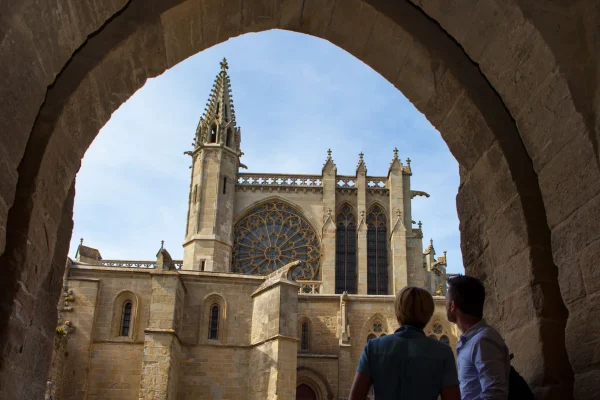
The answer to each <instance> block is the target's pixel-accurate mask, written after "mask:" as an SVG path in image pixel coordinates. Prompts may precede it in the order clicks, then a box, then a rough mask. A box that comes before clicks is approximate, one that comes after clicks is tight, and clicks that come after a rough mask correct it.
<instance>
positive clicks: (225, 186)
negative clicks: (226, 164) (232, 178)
mask: <svg viewBox="0 0 600 400" xmlns="http://www.w3.org/2000/svg"><path fill="white" fill-rule="evenodd" d="M223 194H227V177H224V178H223Z"/></svg>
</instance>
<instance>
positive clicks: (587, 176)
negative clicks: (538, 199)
mask: <svg viewBox="0 0 600 400" xmlns="http://www.w3.org/2000/svg"><path fill="white" fill-rule="evenodd" d="M538 176H539V182H540V190H541V191H542V196H543V197H544V205H545V208H546V215H547V218H548V225H549V226H550V229H552V228H553V227H554V226H556V225H557V224H558V223H560V222H561V221H563V220H564V219H565V218H566V217H568V216H569V215H570V214H571V213H572V212H573V211H574V210H576V209H578V208H579V207H581V206H582V205H584V204H585V203H586V202H588V201H589V200H590V199H591V198H592V197H594V196H596V195H598V194H599V193H600V170H599V169H598V167H597V163H596V154H595V152H594V149H593V147H592V144H591V143H590V141H589V139H588V138H585V137H583V136H579V135H578V136H576V137H575V138H574V139H573V140H572V141H571V142H569V143H568V144H566V145H565V146H564V147H563V148H562V149H561V150H560V151H559V152H558V153H557V154H556V155H555V156H554V158H552V160H550V161H549V162H548V163H547V164H546V165H545V166H544V167H543V168H542V170H541V171H540V172H539V173H538Z"/></svg>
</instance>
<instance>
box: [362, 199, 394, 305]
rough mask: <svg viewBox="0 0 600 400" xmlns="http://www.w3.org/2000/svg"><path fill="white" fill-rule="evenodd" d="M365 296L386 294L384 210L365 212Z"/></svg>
mask: <svg viewBox="0 0 600 400" xmlns="http://www.w3.org/2000/svg"><path fill="white" fill-rule="evenodd" d="M366 223H367V294H388V290H389V282H388V268H389V265H388V233H387V232H388V220H387V213H386V212H385V209H384V208H383V207H381V206H380V205H379V204H372V205H371V207H369V209H368V210H367V218H366Z"/></svg>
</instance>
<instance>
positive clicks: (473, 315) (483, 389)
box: [446, 275, 510, 400]
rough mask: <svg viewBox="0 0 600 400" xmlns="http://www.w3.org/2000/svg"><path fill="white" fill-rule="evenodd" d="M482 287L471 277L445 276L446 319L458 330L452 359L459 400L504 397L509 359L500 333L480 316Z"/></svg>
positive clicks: (482, 301) (485, 399) (506, 393)
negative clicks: (454, 359) (456, 367)
mask: <svg viewBox="0 0 600 400" xmlns="http://www.w3.org/2000/svg"><path fill="white" fill-rule="evenodd" d="M484 302H485V288H484V286H483V283H481V281H480V280H478V279H477V278H474V277H472V276H465V275H457V276H455V277H452V278H450V279H448V293H447V295H446V311H447V314H448V320H449V321H450V322H454V323H455V324H456V325H457V326H458V329H460V331H461V332H462V335H461V337H460V340H459V342H458V347H457V349H456V353H457V355H456V359H457V363H458V380H459V382H460V393H461V396H462V400H506V399H507V398H508V375H509V373H510V360H509V354H508V348H507V347H506V344H505V343H504V340H503V339H502V337H501V336H500V334H499V333H498V332H497V331H496V330H495V329H494V328H492V327H491V326H489V325H488V324H487V323H486V322H485V320H484V319H483V303H484Z"/></svg>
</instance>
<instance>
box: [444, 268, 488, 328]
mask: <svg viewBox="0 0 600 400" xmlns="http://www.w3.org/2000/svg"><path fill="white" fill-rule="evenodd" d="M448 299H449V300H450V301H454V303H455V304H456V307H458V308H459V309H460V310H461V311H462V312H463V313H465V314H468V315H471V316H473V317H478V318H482V317H483V303H484V302H485V287H484V286H483V283H482V282H481V281H480V280H479V279H477V278H475V277H473V276H467V275H460V274H459V275H456V276H453V277H450V278H448Z"/></svg>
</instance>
